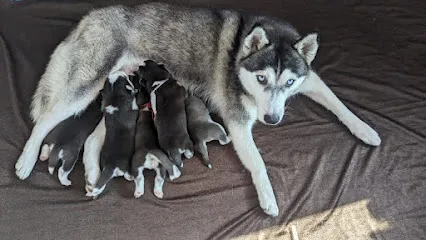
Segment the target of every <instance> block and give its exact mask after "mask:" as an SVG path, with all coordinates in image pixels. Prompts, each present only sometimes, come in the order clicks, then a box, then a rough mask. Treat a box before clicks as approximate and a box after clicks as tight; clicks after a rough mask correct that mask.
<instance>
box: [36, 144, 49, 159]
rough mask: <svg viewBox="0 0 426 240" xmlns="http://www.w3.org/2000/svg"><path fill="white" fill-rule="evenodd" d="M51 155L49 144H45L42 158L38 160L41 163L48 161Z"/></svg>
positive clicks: (42, 148) (41, 152)
mask: <svg viewBox="0 0 426 240" xmlns="http://www.w3.org/2000/svg"><path fill="white" fill-rule="evenodd" d="M49 155H50V148H49V145H48V144H44V145H43V147H41V151H40V156H39V157H38V159H39V160H40V161H42V162H43V161H46V160H47V159H48V158H49Z"/></svg>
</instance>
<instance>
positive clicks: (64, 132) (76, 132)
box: [39, 95, 102, 186]
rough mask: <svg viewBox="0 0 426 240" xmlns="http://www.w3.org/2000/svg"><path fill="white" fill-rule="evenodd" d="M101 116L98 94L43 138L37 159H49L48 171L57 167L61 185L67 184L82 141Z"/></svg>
mask: <svg viewBox="0 0 426 240" xmlns="http://www.w3.org/2000/svg"><path fill="white" fill-rule="evenodd" d="M101 118H102V112H101V96H100V95H99V96H98V97H97V99H96V100H95V101H93V102H92V103H91V104H90V105H89V106H88V107H87V109H86V110H84V112H82V113H81V114H80V115H77V116H71V117H69V118H67V119H66V120H64V121H63V122H61V123H60V124H58V125H57V126H56V127H55V128H54V129H53V130H52V131H51V132H50V133H49V134H48V135H47V136H46V138H45V139H44V144H43V146H42V148H41V151H40V156H39V159H40V160H41V161H45V160H47V159H49V168H48V170H49V173H50V174H53V172H54V170H55V168H56V167H57V166H58V164H59V163H60V162H61V166H60V167H59V169H58V178H59V181H60V182H61V184H62V185H64V186H69V185H71V181H70V180H69V179H68V175H69V174H70V173H71V171H72V170H73V168H74V165H75V163H76V162H77V160H78V157H79V154H80V152H81V150H82V148H83V145H84V142H85V141H86V139H87V137H88V136H89V135H90V133H92V132H93V130H94V129H95V127H96V125H97V124H98V123H99V121H100V120H101Z"/></svg>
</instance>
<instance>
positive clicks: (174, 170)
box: [169, 165, 182, 181]
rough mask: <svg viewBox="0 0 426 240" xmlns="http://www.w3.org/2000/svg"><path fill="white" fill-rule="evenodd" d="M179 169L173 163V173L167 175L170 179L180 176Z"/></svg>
mask: <svg viewBox="0 0 426 240" xmlns="http://www.w3.org/2000/svg"><path fill="white" fill-rule="evenodd" d="M181 174H182V173H181V171H179V168H177V167H176V166H175V165H173V174H172V175H169V178H170V180H172V181H173V180H175V179H176V178H178V177H180V175H181Z"/></svg>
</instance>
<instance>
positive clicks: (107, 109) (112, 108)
mask: <svg viewBox="0 0 426 240" xmlns="http://www.w3.org/2000/svg"><path fill="white" fill-rule="evenodd" d="M115 111H118V107H115V106H112V105H108V106H106V107H105V112H106V113H108V114H114V112H115Z"/></svg>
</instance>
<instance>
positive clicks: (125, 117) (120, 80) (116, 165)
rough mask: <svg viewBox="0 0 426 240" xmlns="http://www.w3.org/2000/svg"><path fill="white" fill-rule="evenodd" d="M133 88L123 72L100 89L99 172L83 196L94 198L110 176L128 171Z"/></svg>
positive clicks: (131, 149) (135, 109)
mask: <svg viewBox="0 0 426 240" xmlns="http://www.w3.org/2000/svg"><path fill="white" fill-rule="evenodd" d="M136 93H137V90H136V89H135V87H134V84H133V83H132V82H131V81H130V80H129V77H128V76H127V74H126V73H125V72H117V73H116V74H113V75H110V76H109V77H108V80H107V81H106V82H105V86H104V88H103V89H102V91H101V94H102V107H103V111H104V118H105V129H106V134H105V141H104V143H103V146H102V151H101V167H102V171H101V175H100V176H99V179H98V181H97V183H96V185H95V188H93V190H92V191H91V192H90V193H87V194H86V195H87V196H90V197H97V196H98V195H99V194H101V193H102V192H103V191H104V189H105V187H106V185H107V184H108V182H109V181H110V180H111V179H112V178H114V177H120V176H124V174H125V173H126V172H128V171H129V168H130V162H131V159H132V156H133V153H134V150H135V131H136V121H137V117H138V107H137V105H136V98H135V95H136Z"/></svg>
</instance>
